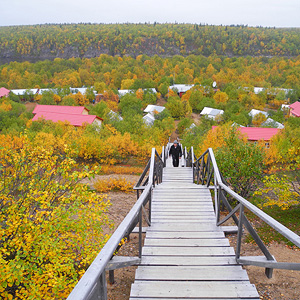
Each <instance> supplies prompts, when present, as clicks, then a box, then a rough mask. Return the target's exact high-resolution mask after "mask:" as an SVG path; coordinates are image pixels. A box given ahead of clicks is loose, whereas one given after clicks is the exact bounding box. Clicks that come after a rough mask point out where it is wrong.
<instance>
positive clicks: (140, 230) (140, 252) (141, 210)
mask: <svg viewBox="0 0 300 300" xmlns="http://www.w3.org/2000/svg"><path fill="white" fill-rule="evenodd" d="M142 216H143V206H141V208H140V212H139V258H141V257H142V238H143V224H142V222H143V218H142Z"/></svg>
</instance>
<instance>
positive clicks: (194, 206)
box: [152, 201, 212, 209]
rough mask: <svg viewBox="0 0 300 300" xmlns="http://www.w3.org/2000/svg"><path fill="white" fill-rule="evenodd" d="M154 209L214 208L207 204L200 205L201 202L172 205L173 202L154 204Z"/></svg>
mask: <svg viewBox="0 0 300 300" xmlns="http://www.w3.org/2000/svg"><path fill="white" fill-rule="evenodd" d="M152 206H153V208H155V207H156V208H157V207H181V208H187V207H189V208H194V209H195V208H203V207H206V208H212V205H209V204H206V203H199V202H188V201H186V202H176V203H172V202H160V203H158V202H153V203H152Z"/></svg>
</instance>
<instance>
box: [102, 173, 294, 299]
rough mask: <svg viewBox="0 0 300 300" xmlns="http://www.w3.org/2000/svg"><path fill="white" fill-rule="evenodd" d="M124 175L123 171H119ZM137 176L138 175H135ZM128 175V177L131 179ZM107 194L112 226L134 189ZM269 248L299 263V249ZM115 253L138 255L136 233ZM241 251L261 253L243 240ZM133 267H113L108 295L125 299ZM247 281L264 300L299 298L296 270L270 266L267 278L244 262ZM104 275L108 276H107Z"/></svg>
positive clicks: (118, 220) (128, 206)
mask: <svg viewBox="0 0 300 300" xmlns="http://www.w3.org/2000/svg"><path fill="white" fill-rule="evenodd" d="M121 176H122V177H125V178H126V176H127V175H121ZM135 178H136V179H138V176H135ZM133 179H134V178H133V176H130V178H128V180H133ZM108 196H109V197H110V200H111V204H112V205H111V207H110V217H111V219H112V220H113V221H114V223H115V228H117V226H118V225H119V224H120V223H121V221H122V220H123V218H124V217H125V216H126V214H127V213H128V212H129V210H130V209H131V207H132V206H133V204H134V203H135V201H136V194H135V193H133V192H132V193H129V194H126V193H122V192H112V193H109V194H108ZM228 238H229V240H230V244H231V246H233V247H235V241H236V235H230V236H228ZM269 250H270V252H271V254H272V255H274V256H275V258H276V260H277V261H289V262H298V263H300V250H299V249H290V248H288V247H287V246H285V245H283V244H278V243H274V244H271V245H269ZM118 255H124V256H138V236H137V235H136V234H131V236H130V241H129V242H126V243H125V245H123V246H122V248H121V249H120V251H119V253H118ZM241 255H248V256H252V255H262V254H261V252H260V250H259V249H258V247H257V246H256V245H253V244H251V243H243V246H242V251H241ZM135 269H136V267H129V268H123V269H119V270H116V271H115V283H114V284H109V283H108V299H110V300H125V299H129V295H130V288H131V284H132V283H133V281H134V276H135ZM245 269H246V270H247V272H248V275H249V278H250V282H251V283H253V284H255V285H256V288H257V290H258V292H259V295H260V299H264V300H270V299H272V300H279V299H280V300H298V299H300V295H299V294H300V271H287V270H274V273H273V278H272V279H268V278H267V277H266V276H265V274H264V269H263V268H259V267H254V266H246V267H245ZM107 278H108V277H107Z"/></svg>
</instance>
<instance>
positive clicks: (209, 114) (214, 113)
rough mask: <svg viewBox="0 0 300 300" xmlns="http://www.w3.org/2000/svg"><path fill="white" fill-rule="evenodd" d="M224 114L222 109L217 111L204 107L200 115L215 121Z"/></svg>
mask: <svg viewBox="0 0 300 300" xmlns="http://www.w3.org/2000/svg"><path fill="white" fill-rule="evenodd" d="M223 113H224V110H222V109H216V108H211V107H204V108H203V110H202V111H201V113H200V116H206V117H208V118H210V119H213V120H215V119H216V117H217V116H220V115H222V114H223Z"/></svg>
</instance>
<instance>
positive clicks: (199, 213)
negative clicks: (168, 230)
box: [155, 211, 215, 218]
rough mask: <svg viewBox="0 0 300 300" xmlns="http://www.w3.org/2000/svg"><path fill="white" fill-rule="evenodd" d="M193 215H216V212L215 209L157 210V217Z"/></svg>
mask: <svg viewBox="0 0 300 300" xmlns="http://www.w3.org/2000/svg"><path fill="white" fill-rule="evenodd" d="M168 216H169V217H179V216H181V217H184V216H187V217H191V216H194V217H196V216H199V217H200V216H211V217H213V218H214V217H215V213H214V212H213V211H210V212H209V211H177V212H172V211H166V212H156V213H155V217H156V218H160V217H168Z"/></svg>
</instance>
